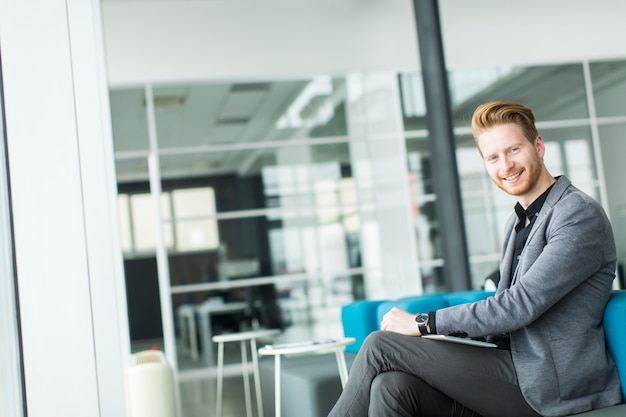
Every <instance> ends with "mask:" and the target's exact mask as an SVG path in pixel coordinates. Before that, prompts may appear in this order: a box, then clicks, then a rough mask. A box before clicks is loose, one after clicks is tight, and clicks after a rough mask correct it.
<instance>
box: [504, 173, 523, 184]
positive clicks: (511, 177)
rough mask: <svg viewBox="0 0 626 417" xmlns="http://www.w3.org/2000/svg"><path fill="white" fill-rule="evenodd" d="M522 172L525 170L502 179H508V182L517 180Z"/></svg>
mask: <svg viewBox="0 0 626 417" xmlns="http://www.w3.org/2000/svg"><path fill="white" fill-rule="evenodd" d="M522 172H523V171H520V172H518V173H516V174H513V175H509V176H508V177H504V178H502V179H503V180H504V181H508V182H511V181H515V180H516V179H518V178H519V177H520V175H522Z"/></svg>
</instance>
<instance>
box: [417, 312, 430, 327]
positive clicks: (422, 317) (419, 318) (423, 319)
mask: <svg viewBox="0 0 626 417" xmlns="http://www.w3.org/2000/svg"><path fill="white" fill-rule="evenodd" d="M415 321H416V322H417V323H419V324H425V323H428V314H425V313H420V314H418V315H417V316H415Z"/></svg>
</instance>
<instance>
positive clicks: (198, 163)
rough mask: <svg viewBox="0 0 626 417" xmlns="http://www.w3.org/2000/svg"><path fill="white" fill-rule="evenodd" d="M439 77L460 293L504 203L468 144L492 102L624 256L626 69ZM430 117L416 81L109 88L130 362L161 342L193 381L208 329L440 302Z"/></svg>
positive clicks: (494, 259)
mask: <svg viewBox="0 0 626 417" xmlns="http://www.w3.org/2000/svg"><path fill="white" fill-rule="evenodd" d="M449 78H450V82H451V95H452V98H453V106H454V107H453V109H452V110H453V116H454V120H455V126H454V129H455V136H456V142H457V143H456V147H457V163H458V171H459V176H460V185H461V192H462V201H463V214H464V220H465V227H466V235H467V239H468V242H467V245H468V248H469V253H470V267H471V273H472V287H473V288H474V289H478V288H480V287H481V286H482V284H483V282H484V279H485V277H487V276H488V275H489V274H490V273H492V272H493V271H494V270H495V269H496V268H497V266H498V263H499V257H500V248H501V245H502V241H501V239H502V232H503V227H504V223H505V221H506V220H507V218H508V217H509V216H510V214H511V213H512V208H513V205H514V203H515V201H514V200H513V199H512V198H511V197H509V196H507V195H505V194H504V193H503V192H501V191H499V190H498V189H496V187H495V186H494V185H493V184H492V183H491V180H490V179H489V178H488V176H487V174H486V171H485V169H484V166H483V163H482V160H481V159H480V157H479V155H478V152H477V150H476V147H475V144H474V140H473V138H472V136H471V132H470V128H469V124H470V118H471V114H472V112H473V110H474V109H475V107H476V106H477V105H478V104H480V103H483V102H485V101H489V100H496V99H504V100H511V101H519V102H522V103H524V104H526V105H528V106H529V107H531V108H532V109H533V110H534V112H535V115H536V118H537V124H538V128H539V131H540V134H541V135H542V136H543V138H544V140H545V142H546V147H547V151H546V158H545V160H546V164H547V166H548V168H549V170H550V171H551V172H552V173H553V174H554V175H561V174H566V175H567V176H568V177H569V178H570V179H571V180H572V181H573V183H574V184H575V185H577V186H578V187H579V188H581V189H583V190H584V191H586V192H587V193H589V194H590V195H592V196H593V197H594V198H596V199H597V200H598V201H600V202H601V203H602V204H603V205H604V206H605V207H606V208H607V211H608V212H609V214H610V216H611V217H613V223H614V227H615V228H616V237H617V240H618V251H619V254H620V261H621V260H623V258H624V246H625V245H624V241H625V240H626V235H625V234H624V233H619V232H620V231H621V232H623V231H624V230H626V226H624V225H625V224H626V220H624V219H626V214H624V213H626V208H625V207H626V197H623V194H624V193H623V192H622V190H621V185H620V184H619V183H620V181H618V179H612V178H607V177H609V176H611V177H615V176H618V177H619V175H620V172H619V169H621V168H620V167H619V166H620V165H623V164H621V163H619V162H618V163H615V160H616V158H618V155H624V153H625V152H626V145H625V143H626V142H624V138H623V136H624V132H625V130H624V126H626V100H625V99H624V98H623V97H626V95H624V94H620V91H622V90H624V88H626V63H625V62H624V61H621V62H597V63H595V62H594V63H587V62H580V63H570V64H563V65H546V66H533V67H498V68H486V69H464V70H454V71H451V72H450V77H449ZM426 111H427V109H426V108H425V105H424V98H423V93H422V80H421V75H420V74H418V73H411V74H367V75H363V74H351V75H349V76H346V77H330V76H320V77H313V78H310V79H302V80H286V81H262V82H261V81H259V82H238V83H225V82H206V83H188V84H181V85H147V86H141V87H138V88H125V89H114V90H112V91H111V112H112V120H113V133H114V141H115V152H116V168H117V178H118V192H119V209H120V225H121V228H122V230H121V236H122V240H123V241H122V246H123V249H124V259H125V270H126V282H127V294H128V309H129V322H130V331H131V340H132V341H133V349H135V350H137V349H142V348H145V347H147V346H151V345H153V344H156V345H161V344H162V345H163V346H164V348H165V350H166V353H167V354H168V357H169V358H170V361H173V362H174V363H175V366H176V368H177V371H178V372H179V375H182V376H185V377H187V378H205V377H207V376H208V377H210V376H213V375H214V363H215V353H214V352H213V346H212V343H210V336H211V335H213V334H217V333H222V332H231V331H239V330H244V329H250V328H255V327H271V328H279V329H281V330H282V333H281V335H280V339H281V340H283V341H296V340H308V339H315V338H328V337H338V336H341V334H342V328H341V323H340V309H341V306H342V305H344V304H346V303H348V302H351V301H353V300H357V299H363V298H370V299H372V298H397V297H400V296H403V295H411V294H417V293H420V292H423V291H425V292H438V291H443V290H444V289H445V282H446V277H444V276H443V275H442V266H443V263H444V260H443V259H442V257H441V253H440V248H439V246H440V236H439V233H438V229H439V228H438V219H437V218H436V214H435V213H436V211H435V205H436V204H437V196H436V193H435V192H434V190H433V186H432V173H433V171H434V170H435V169H438V167H433V166H432V165H431V163H430V149H429V141H428V131H427V128H426V122H425V116H426ZM605 148H606V149H605ZM607 165H608V166H607ZM616 170H618V171H616ZM605 178H606V179H605ZM232 357H233V358H235V359H233V360H232V361H236V360H237V359H236V358H237V357H238V353H235V354H234V355H233V356H232ZM227 360H228V358H227ZM232 361H231V362H232ZM233 369H234V368H233ZM233 372H236V371H233Z"/></svg>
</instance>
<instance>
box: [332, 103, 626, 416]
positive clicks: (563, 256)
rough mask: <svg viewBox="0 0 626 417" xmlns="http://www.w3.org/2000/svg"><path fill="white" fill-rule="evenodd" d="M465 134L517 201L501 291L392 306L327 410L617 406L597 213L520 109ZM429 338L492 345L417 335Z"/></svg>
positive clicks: (499, 412) (609, 264)
mask: <svg viewBox="0 0 626 417" xmlns="http://www.w3.org/2000/svg"><path fill="white" fill-rule="evenodd" d="M472 132H473V134H474V138H475V140H476V144H477V146H478V150H479V153H480V155H481V156H482V158H483V160H484V163H485V166H486V168H487V171H488V173H489V176H490V177H491V179H492V180H493V182H494V183H495V184H496V185H497V186H498V187H499V188H500V189H502V190H503V191H504V192H506V193H507V194H510V195H513V196H515V197H516V198H517V201H518V203H517V204H516V206H515V213H514V214H512V216H511V218H510V220H509V222H508V223H507V226H506V229H505V239H504V242H505V243H504V247H503V252H502V253H503V254H502V260H501V263H500V276H501V278H500V282H499V284H498V288H497V291H496V294H495V295H494V296H493V297H489V298H488V299H486V300H482V301H478V302H475V303H471V304H464V305H458V306H453V307H448V308H444V309H441V310H437V311H434V312H428V314H418V315H417V316H415V315H413V314H409V313H408V312H405V311H402V310H400V309H397V308H394V309H392V310H391V311H390V312H388V313H387V314H386V315H385V316H384V318H383V320H382V323H381V329H382V331H379V332H374V333H372V334H370V335H369V336H368V338H367V339H366V340H365V342H364V344H363V346H362V347H361V349H360V351H359V353H358V355H357V357H356V359H355V361H354V363H353V365H352V369H351V371H350V377H349V378H348V381H347V384H346V387H345V389H344V391H343V393H342V394H341V396H340V398H339V400H338V401H337V404H335V407H334V408H333V410H332V411H331V412H330V416H332V417H338V416H341V417H347V416H350V417H362V416H367V415H369V416H377V417H379V416H406V417H409V416H411V417H414V416H446V417H447V416H484V417H512V416H532V417H535V416H563V415H570V414H575V413H580V412H583V411H588V410H591V409H595V408H602V407H606V406H610V405H614V404H618V403H620V402H621V393H620V382H619V379H618V375H617V370H616V368H615V365H614V363H613V361H612V359H611V358H610V356H609V355H608V353H607V350H606V346H605V340H604V329H603V327H602V317H603V313H604V309H605V307H606V303H607V301H608V299H609V295H610V291H611V285H612V282H613V279H614V275H615V274H614V272H615V263H616V253H615V242H614V239H613V235H612V231H611V226H610V224H609V221H608V219H607V217H606V215H605V213H604V211H603V210H602V208H601V206H600V205H599V204H598V203H597V202H596V201H595V200H593V199H592V198H591V197H589V196H587V195H586V194H584V193H582V192H581V191H580V190H578V189H577V188H576V187H574V186H573V185H572V184H571V183H570V181H569V180H568V179H567V178H566V177H565V176H561V177H558V178H554V177H553V176H552V175H550V173H549V172H548V170H547V169H546V167H545V165H544V163H543V156H544V152H545V145H544V142H543V139H542V137H541V136H540V135H539V134H538V133H537V130H536V127H535V120H534V116H533V113H532V111H531V110H530V109H528V108H527V107H525V106H522V105H520V104H516V103H510V102H490V103H486V104H483V105H481V106H479V107H478V108H477V109H476V111H475V112H474V115H473V118H472ZM424 313H426V312H424ZM416 321H417V323H416ZM424 333H437V334H444V335H461V336H464V337H470V338H480V337H485V338H486V339H487V340H490V341H494V342H497V344H498V348H484V347H476V346H468V345H464V344H457V343H443V342H440V341H436V340H429V339H426V338H420V337H415V336H421V335H422V334H424Z"/></svg>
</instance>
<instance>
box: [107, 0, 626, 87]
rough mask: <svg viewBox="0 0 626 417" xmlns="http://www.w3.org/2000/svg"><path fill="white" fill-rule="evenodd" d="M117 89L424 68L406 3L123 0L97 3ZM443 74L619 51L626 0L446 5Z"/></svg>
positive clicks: (453, 0) (625, 32)
mask: <svg viewBox="0 0 626 417" xmlns="http://www.w3.org/2000/svg"><path fill="white" fill-rule="evenodd" d="M102 7H103V19H104V28H105V42H106V54H107V63H108V71H109V74H108V78H109V82H110V84H111V85H112V86H120V85H128V84H142V83H145V82H168V81H184V80H208V79H228V80H237V79H251V78H252V79H255V80H257V79H262V78H271V79H276V78H291V77H301V76H305V75H312V74H320V73H323V74H346V73H350V72H353V71H358V72H361V71H363V72H365V71H388V70H416V69H417V68H418V67H419V57H418V50H417V39H416V37H417V33H416V30H415V23H414V15H413V3H412V1H410V0H393V1H383V0H315V1H310V0H300V1H297V0H263V1H262V2H255V1H249V0H210V1H185V0H179V1H171V0H170V1H167V0H163V1H150V2H146V1H124V2H118V1H115V0H108V1H107V0H105V1H104V3H103V5H102ZM440 13H441V19H442V30H443V32H444V35H443V41H444V46H445V50H446V62H447V64H448V66H449V67H483V66H491V65H502V64H534V63H544V64H545V63H550V62H569V61H572V60H581V59H605V58H614V57H623V56H624V55H626V42H623V41H622V40H623V39H626V25H624V23H623V20H624V16H626V2H624V1H623V0H597V1H594V2H589V1H584V0H569V1H567V2H562V1H556V0H552V1H545V0H527V1H524V2H508V1H507V2H505V1H501V0H473V1H466V0H441V1H440Z"/></svg>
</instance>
